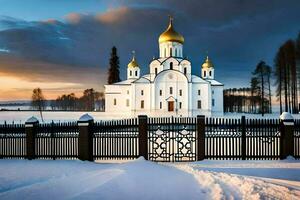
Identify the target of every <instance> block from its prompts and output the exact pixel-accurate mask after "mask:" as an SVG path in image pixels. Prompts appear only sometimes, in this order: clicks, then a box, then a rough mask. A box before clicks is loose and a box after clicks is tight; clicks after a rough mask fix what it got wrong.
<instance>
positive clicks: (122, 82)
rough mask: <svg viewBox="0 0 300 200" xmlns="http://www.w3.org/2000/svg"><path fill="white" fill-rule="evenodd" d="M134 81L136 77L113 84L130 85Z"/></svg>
mask: <svg viewBox="0 0 300 200" xmlns="http://www.w3.org/2000/svg"><path fill="white" fill-rule="evenodd" d="M133 81H135V79H127V80H125V81H120V82H117V83H113V84H111V85H130V84H131V83H132V82H133Z"/></svg>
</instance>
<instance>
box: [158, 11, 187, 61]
mask: <svg viewBox="0 0 300 200" xmlns="http://www.w3.org/2000/svg"><path fill="white" fill-rule="evenodd" d="M158 42H159V57H160V58H168V57H179V58H182V57H183V52H182V49H183V48H182V47H183V43H184V38H183V36H182V35H181V34H179V33H177V32H176V31H175V30H174V26H173V18H172V17H171V16H170V21H169V26H168V28H167V30H165V31H164V32H163V33H162V34H161V35H160V36H159V39H158Z"/></svg>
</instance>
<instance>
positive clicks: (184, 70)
mask: <svg viewBox="0 0 300 200" xmlns="http://www.w3.org/2000/svg"><path fill="white" fill-rule="evenodd" d="M183 73H184V75H186V67H185V68H183Z"/></svg>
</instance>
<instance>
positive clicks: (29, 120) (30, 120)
mask: <svg viewBox="0 0 300 200" xmlns="http://www.w3.org/2000/svg"><path fill="white" fill-rule="evenodd" d="M37 122H39V120H38V119H37V118H36V117H34V116H32V117H30V118H29V119H27V120H26V123H37Z"/></svg>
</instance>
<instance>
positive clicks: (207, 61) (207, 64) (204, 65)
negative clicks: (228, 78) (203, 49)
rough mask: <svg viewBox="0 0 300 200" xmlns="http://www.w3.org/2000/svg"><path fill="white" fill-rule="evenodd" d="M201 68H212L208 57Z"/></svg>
mask: <svg viewBox="0 0 300 200" xmlns="http://www.w3.org/2000/svg"><path fill="white" fill-rule="evenodd" d="M202 67H203V68H212V67H214V65H213V63H212V62H211V60H210V59H209V58H208V56H206V59H205V62H204V63H203V64H202Z"/></svg>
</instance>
